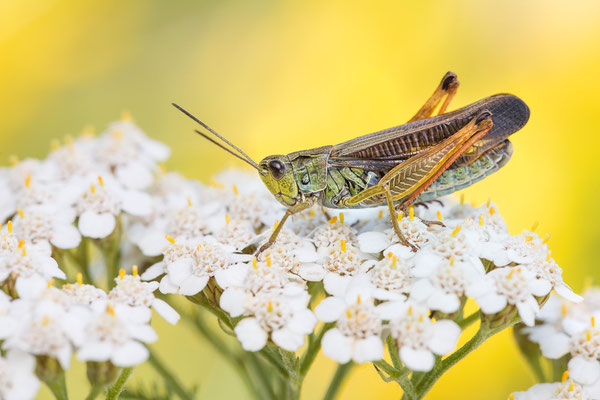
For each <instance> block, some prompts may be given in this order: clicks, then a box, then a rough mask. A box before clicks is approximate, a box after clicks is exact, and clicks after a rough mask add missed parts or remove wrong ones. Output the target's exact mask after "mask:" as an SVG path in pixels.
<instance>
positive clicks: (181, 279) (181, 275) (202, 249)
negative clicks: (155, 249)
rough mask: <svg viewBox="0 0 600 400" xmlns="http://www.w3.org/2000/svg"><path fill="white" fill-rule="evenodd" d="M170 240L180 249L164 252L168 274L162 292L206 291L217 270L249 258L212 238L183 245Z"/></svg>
mask: <svg viewBox="0 0 600 400" xmlns="http://www.w3.org/2000/svg"><path fill="white" fill-rule="evenodd" d="M171 240H173V243H172V245H173V246H181V248H179V247H175V248H173V246H169V247H168V249H167V250H166V252H165V258H164V261H163V269H164V270H165V271H166V272H167V274H166V275H165V276H164V277H163V278H162V279H161V281H160V291H161V292H162V293H178V294H182V295H184V296H193V295H195V294H197V293H199V292H201V291H202V290H203V289H204V287H205V286H206V284H207V283H208V280H209V279H210V278H211V277H213V276H215V274H216V272H217V271H219V270H224V269H228V268H229V266H230V265H231V264H232V263H233V262H237V261H242V260H247V259H249V258H250V256H246V255H235V254H232V253H231V251H232V250H233V248H232V247H231V246H225V245H222V244H221V243H219V242H218V241H217V240H216V239H215V238H213V237H212V236H206V237H204V238H203V239H202V240H200V241H191V242H190V241H182V242H181V243H183V244H179V243H180V242H175V241H174V239H171ZM151 268H154V269H157V268H158V267H156V266H154V267H151ZM147 276H148V275H146V277H145V279H146V278H147ZM150 276H152V275H150Z"/></svg>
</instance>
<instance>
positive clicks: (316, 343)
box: [300, 323, 335, 377]
mask: <svg viewBox="0 0 600 400" xmlns="http://www.w3.org/2000/svg"><path fill="white" fill-rule="evenodd" d="M334 325H335V323H329V324H325V325H323V327H322V328H321V330H320V331H319V333H317V334H316V335H315V334H311V335H309V336H308V347H307V348H306V351H305V352H304V354H303V355H302V357H301V358H300V376H302V377H304V376H305V375H306V374H307V373H308V370H309V369H310V366H311V365H312V363H313V362H314V361H315V358H316V357H317V354H319V350H321V340H322V339H323V335H325V332H327V331H328V330H329V329H331V328H332V327H333V326H334Z"/></svg>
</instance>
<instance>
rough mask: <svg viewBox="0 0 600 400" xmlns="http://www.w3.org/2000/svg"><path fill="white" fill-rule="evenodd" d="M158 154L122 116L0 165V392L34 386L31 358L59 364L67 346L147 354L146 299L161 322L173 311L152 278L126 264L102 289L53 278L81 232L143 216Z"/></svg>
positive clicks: (4, 395) (160, 148)
mask: <svg viewBox="0 0 600 400" xmlns="http://www.w3.org/2000/svg"><path fill="white" fill-rule="evenodd" d="M168 155H169V150H168V148H167V147H165V146H164V145H162V144H161V143H158V142H156V141H154V140H152V139H149V138H147V137H146V136H145V134H144V133H143V132H141V131H140V130H139V129H138V128H137V127H136V126H135V125H134V124H133V123H131V121H130V120H129V119H125V120H123V121H121V122H118V123H115V124H113V125H111V126H110V127H109V128H108V130H107V132H105V133H104V134H102V135H101V136H99V137H93V136H91V135H89V134H86V135H82V136H81V137H80V138H78V139H77V140H73V139H71V138H67V140H66V144H65V145H64V146H60V145H58V144H54V145H53V150H52V152H51V153H50V155H49V156H48V157H47V158H46V159H45V160H41V161H39V160H33V159H26V160H24V161H22V162H18V161H15V162H14V163H13V165H12V166H11V167H9V168H3V169H1V170H0V223H2V228H1V229H0V290H1V291H0V350H1V352H2V353H0V354H5V356H4V357H2V356H0V398H1V399H7V400H11V399H30V398H33V397H34V396H35V395H36V393H37V390H38V388H39V381H38V378H37V377H36V375H35V374H34V371H35V370H36V359H37V360H38V362H37V363H38V369H39V366H40V360H43V359H46V360H47V359H52V360H54V361H55V362H56V363H57V365H58V366H59V368H60V369H62V370H67V369H68V368H69V364H70V362H71V358H72V355H73V354H75V355H76V357H77V359H78V360H80V361H90V362H110V363H111V364H112V365H114V366H116V367H128V366H133V365H137V364H139V363H141V362H143V361H145V360H146V359H147V358H148V355H149V353H148V349H147V348H146V346H145V344H147V343H152V342H154V341H155V340H156V339H157V335H156V333H155V332H154V330H153V329H152V328H151V326H150V324H149V323H150V318H151V307H152V308H154V310H155V311H157V312H158V313H159V314H161V315H162V316H163V317H164V318H165V319H166V320H167V321H168V322H170V323H175V322H176V321H177V320H178V319H179V316H178V314H177V313H176V312H175V311H174V310H173V309H172V308H171V307H170V306H169V305H168V304H167V303H166V302H164V301H163V300H160V299H158V298H156V297H155V296H154V294H153V293H154V291H155V290H157V289H158V283H157V282H143V281H142V280H141V279H140V276H139V275H138V274H137V267H136V266H134V267H133V268H132V272H133V274H132V275H126V273H125V270H124V269H121V270H120V273H119V276H118V277H116V279H115V284H114V287H112V289H111V290H110V291H109V292H108V293H107V292H106V291H104V290H102V289H100V288H97V287H95V286H93V285H90V284H84V283H83V276H82V274H81V273H78V274H77V282H76V283H72V284H69V283H65V284H63V285H60V286H62V287H61V288H59V287H57V286H59V281H60V282H64V281H65V280H66V279H67V276H66V272H67V271H68V269H67V267H66V264H65V263H64V257H63V256H64V255H65V254H67V252H68V251H69V249H73V250H70V251H71V252H75V251H78V250H76V249H75V248H77V247H78V246H81V247H82V246H84V245H83V244H82V237H87V238H90V240H92V239H96V240H100V239H102V238H107V237H108V236H110V235H111V233H113V231H114V230H115V229H116V226H117V224H118V221H119V220H120V219H123V223H124V224H125V225H127V224H128V223H129V222H127V218H133V217H135V218H148V217H149V216H150V215H151V213H152V210H153V206H154V202H155V198H154V197H153V196H152V195H151V194H150V187H151V186H152V185H153V184H154V182H155V175H156V173H157V171H159V167H158V164H157V162H158V161H162V160H165V159H166V158H167V157H168ZM119 246H120V244H118V247H119ZM79 250H81V249H79ZM69 254H71V255H73V254H75V253H69ZM59 262H60V265H59ZM80 267H81V266H80ZM84 267H85V268H88V265H85V266H84ZM88 272H93V271H88ZM36 372H37V373H39V371H36Z"/></svg>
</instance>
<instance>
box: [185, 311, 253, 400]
mask: <svg viewBox="0 0 600 400" xmlns="http://www.w3.org/2000/svg"><path fill="white" fill-rule="evenodd" d="M177 311H178V312H179V314H180V315H182V316H183V317H184V318H185V319H186V320H187V321H189V322H191V323H192V324H193V325H194V326H195V327H196V330H197V332H198V333H199V334H200V335H201V336H202V337H203V338H204V339H205V340H206V341H208V342H209V343H210V344H212V347H213V348H214V349H215V350H217V352H219V353H220V354H221V356H222V357H223V358H224V359H225V360H226V361H227V362H229V363H230V364H231V366H232V367H233V368H234V369H235V370H236V371H237V373H238V375H239V376H240V377H241V378H242V380H243V381H244V384H245V385H246V387H247V388H248V390H249V391H250V392H251V393H252V394H253V395H254V397H255V398H257V399H260V398H261V396H260V392H259V391H258V389H257V388H256V387H255V386H254V383H253V382H252V379H250V375H249V374H248V372H247V369H246V368H245V363H244V360H242V359H241V358H240V356H238V355H237V354H235V352H233V351H232V350H231V349H230V348H229V347H228V346H227V344H226V343H225V342H223V341H222V340H221V339H220V338H219V337H217V335H215V334H214V333H213V332H212V331H211V330H210V329H209V328H208V327H207V326H206V324H205V323H204V319H203V318H202V315H201V314H200V313H198V312H194V315H191V314H190V313H188V312H185V311H184V310H182V309H181V308H179V307H178V308H177Z"/></svg>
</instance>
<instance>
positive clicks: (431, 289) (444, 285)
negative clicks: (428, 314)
mask: <svg viewBox="0 0 600 400" xmlns="http://www.w3.org/2000/svg"><path fill="white" fill-rule="evenodd" d="M422 272H423V271H422V268H420V269H419V268H415V269H414V270H413V273H414V274H415V275H416V276H417V278H418V279H417V280H416V281H415V283H414V284H413V286H412V287H411V290H410V298H411V299H412V300H414V301H416V302H419V303H423V304H426V305H427V307H428V308H429V309H431V310H439V311H441V312H443V313H446V314H450V313H453V312H456V311H458V309H459V307H460V306H461V300H462V298H463V296H465V292H466V290H467V288H468V287H470V286H471V285H473V284H474V283H475V282H478V280H479V279H481V277H482V276H483V274H482V272H481V271H478V270H475V269H474V268H473V267H472V265H470V264H467V263H464V262H460V261H458V262H457V261H455V260H454V259H451V260H450V261H449V262H448V261H445V260H444V261H442V262H441V263H439V264H437V265H436V266H435V269H434V270H433V271H429V270H428V271H426V272H427V273H425V274H423V273H422Z"/></svg>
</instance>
